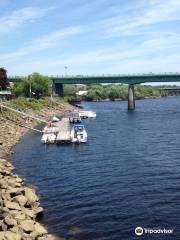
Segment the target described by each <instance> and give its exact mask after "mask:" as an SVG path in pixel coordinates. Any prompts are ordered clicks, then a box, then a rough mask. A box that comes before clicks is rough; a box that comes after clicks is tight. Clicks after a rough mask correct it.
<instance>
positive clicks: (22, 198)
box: [13, 195, 28, 206]
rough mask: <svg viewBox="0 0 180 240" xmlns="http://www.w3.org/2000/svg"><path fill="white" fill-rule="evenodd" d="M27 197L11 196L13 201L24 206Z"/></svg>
mask: <svg viewBox="0 0 180 240" xmlns="http://www.w3.org/2000/svg"><path fill="white" fill-rule="evenodd" d="M27 201H28V200H27V198H26V197H25V196H23V195H18V196H16V197H14V198H13V202H17V203H19V205H20V206H24V205H25V204H26V203H27Z"/></svg>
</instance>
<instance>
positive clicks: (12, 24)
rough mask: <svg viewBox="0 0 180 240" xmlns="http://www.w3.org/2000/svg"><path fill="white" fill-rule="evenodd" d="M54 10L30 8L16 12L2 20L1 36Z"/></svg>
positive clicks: (0, 20) (0, 23)
mask: <svg viewBox="0 0 180 240" xmlns="http://www.w3.org/2000/svg"><path fill="white" fill-rule="evenodd" d="M52 9H53V7H52V8H44V9H41V8H34V7H28V8H22V9H19V10H16V11H14V12H13V13H11V14H10V15H8V16H3V17H1V18H0V34H2V33H9V32H11V31H12V30H14V29H15V28H18V27H20V26H22V25H24V24H25V23H28V22H31V21H34V20H36V19H39V18H42V17H44V16H45V15H47V13H48V12H49V11H50V10H52Z"/></svg>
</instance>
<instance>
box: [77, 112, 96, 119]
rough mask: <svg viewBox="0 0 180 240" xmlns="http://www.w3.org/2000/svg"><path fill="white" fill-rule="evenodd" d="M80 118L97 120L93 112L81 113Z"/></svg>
mask: <svg viewBox="0 0 180 240" xmlns="http://www.w3.org/2000/svg"><path fill="white" fill-rule="evenodd" d="M79 116H80V117H81V118H95V117H96V113H95V112H93V111H79Z"/></svg>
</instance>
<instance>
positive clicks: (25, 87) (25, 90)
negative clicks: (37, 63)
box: [13, 73, 52, 98]
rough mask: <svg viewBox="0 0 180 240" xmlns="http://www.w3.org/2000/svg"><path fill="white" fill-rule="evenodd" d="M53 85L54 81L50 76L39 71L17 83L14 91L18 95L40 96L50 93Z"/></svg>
mask: <svg viewBox="0 0 180 240" xmlns="http://www.w3.org/2000/svg"><path fill="white" fill-rule="evenodd" d="M51 87H52V82H51V80H50V79H49V78H48V77H46V76H43V75H41V74H39V73H33V74H32V75H30V76H28V77H27V78H24V79H23V80H22V82H20V83H16V84H15V85H14V88H13V92H14V94H15V95H16V96H25V97H31V96H34V97H35V98H40V97H41V96H47V95H50V93H51Z"/></svg>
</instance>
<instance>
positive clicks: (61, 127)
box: [42, 117, 71, 144]
mask: <svg viewBox="0 0 180 240" xmlns="http://www.w3.org/2000/svg"><path fill="white" fill-rule="evenodd" d="M52 134H53V135H55V140H54V142H55V143H57V144H62V143H71V127H70V123H69V118H66V117H65V118H62V119H61V121H58V122H53V123H51V126H49V127H46V128H45V129H44V135H46V136H47V142H46V143H54V142H50V141H48V136H50V135H52ZM42 139H43V138H42ZM49 139H50V138H49Z"/></svg>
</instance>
